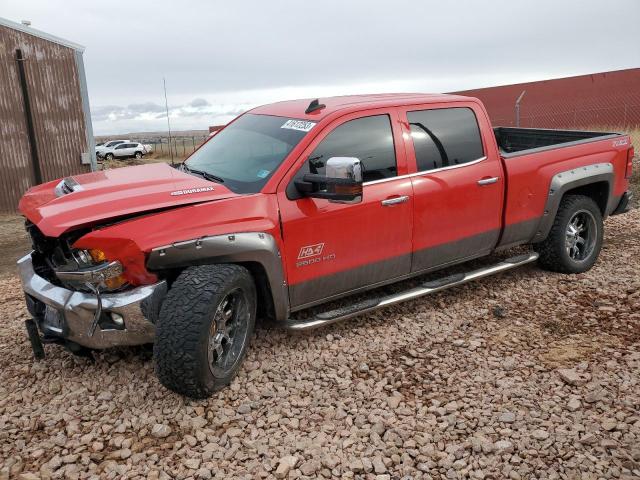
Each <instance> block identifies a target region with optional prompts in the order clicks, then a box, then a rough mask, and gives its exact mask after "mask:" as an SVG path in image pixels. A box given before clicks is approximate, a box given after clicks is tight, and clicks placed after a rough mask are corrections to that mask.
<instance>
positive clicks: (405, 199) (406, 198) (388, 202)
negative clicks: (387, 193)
mask: <svg viewBox="0 0 640 480" xmlns="http://www.w3.org/2000/svg"><path fill="white" fill-rule="evenodd" d="M408 201H409V195H402V196H401V197H393V198H387V199H386V200H382V202H380V203H382V206H383V207H391V206H393V205H398V204H399V203H405V202H408Z"/></svg>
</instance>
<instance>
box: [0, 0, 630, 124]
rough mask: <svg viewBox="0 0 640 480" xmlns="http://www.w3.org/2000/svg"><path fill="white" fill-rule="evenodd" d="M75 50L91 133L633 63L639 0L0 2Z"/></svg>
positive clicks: (6, 11)
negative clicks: (300, 101) (80, 51)
mask: <svg viewBox="0 0 640 480" xmlns="http://www.w3.org/2000/svg"><path fill="white" fill-rule="evenodd" d="M0 16H2V17H4V18H7V19H9V20H13V21H16V22H20V21H21V20H23V19H27V20H30V21H31V22H32V27H33V28H37V29H39V30H43V31H45V32H48V33H51V34H53V35H56V36H59V37H62V38H65V39H67V40H71V41H73V42H75V43H79V44H81V45H84V46H85V47H86V50H85V52H84V62H85V69H86V74H87V82H88V88H89V98H90V104H91V113H92V119H93V126H94V133H95V134H96V135H108V134H117V133H127V132H141V131H158V130H166V116H165V106H164V92H163V78H164V79H165V80H166V84H167V95H168V103H169V110H170V118H171V126H172V129H174V130H187V129H206V128H207V127H208V126H209V125H215V124H221V123H226V122H228V121H229V120H231V119H232V118H234V117H235V116H237V115H238V114H240V113H242V112H243V111H246V110H248V109H249V108H252V107H254V106H256V105H261V104H264V103H270V102H274V101H279V100H287V99H294V98H316V97H320V98H322V97H326V96H331V95H345V94H357V93H378V92H428V93H435V92H451V91H456V90H464V89H471V88H479V87H487V86H494V85H504V84H510V83H517V82H525V81H534V80H542V79H548V78H557V77H566V76H571V75H580V74H587V73H594V72H601V71H609V70H619V69H624V68H633V67H640V48H639V47H638V45H639V43H638V42H639V41H638V36H637V29H638V18H640V0H608V1H607V2H602V1H601V0H535V1H534V0H492V1H480V0H448V1H441V0H438V1H436V0H393V1H389V0H387V1H379V0H364V1H363V0H341V1H335V0H323V1H317V2H311V1H283V0H262V1H261V0H232V1H212V0H210V1H205V0H182V1H180V2H177V1H175V0H174V1H169V0H155V1H147V0H129V1H122V0H109V1H108V2H107V1H103V0H100V1H98V0H94V1H87V0H64V1H63V0H1V1H0Z"/></svg>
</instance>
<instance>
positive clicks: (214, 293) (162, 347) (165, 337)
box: [153, 264, 256, 398]
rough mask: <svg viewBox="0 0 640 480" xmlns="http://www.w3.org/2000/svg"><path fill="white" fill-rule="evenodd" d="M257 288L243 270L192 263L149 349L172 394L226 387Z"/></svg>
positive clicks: (241, 353)
mask: <svg viewBox="0 0 640 480" xmlns="http://www.w3.org/2000/svg"><path fill="white" fill-rule="evenodd" d="M255 316H256V288H255V284H254V282H253V278H252V277H251V274H250V273H249V272H248V270H247V269H245V268H244V267H241V266H239V265H231V264H219V265H202V266H197V267H190V268H187V269H186V270H184V271H183V272H182V273H181V274H180V275H179V276H178V278H177V279H176V281H175V282H174V283H173V286H172V287H171V290H169V293H168V294H167V298H166V299H165V301H164V304H163V305H162V309H161V311H160V317H159V319H158V323H157V325H156V339H155V344H154V347H153V356H154V362H155V369H156V373H157V375H158V378H159V379H160V382H161V383H162V384H163V385H164V386H165V387H167V388H169V389H171V390H173V391H174V392H177V393H180V394H182V395H186V396H188V397H192V398H206V397H208V396H210V395H211V394H212V393H214V392H216V391H218V390H220V389H222V388H223V387H225V386H227V385H228V384H229V383H230V382H231V380H233V378H234V377H235V375H236V373H237V372H238V370H239V369H240V366H241V364H242V360H243V359H244V357H245V355H246V353H247V349H248V347H249V342H250V339H251V336H252V334H253V329H254V326H255Z"/></svg>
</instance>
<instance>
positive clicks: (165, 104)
mask: <svg viewBox="0 0 640 480" xmlns="http://www.w3.org/2000/svg"><path fill="white" fill-rule="evenodd" d="M162 84H163V85H164V107H165V109H166V111H167V128H168V129H169V153H171V166H173V165H174V163H173V149H172V148H171V122H170V121H169V103H168V102H167V81H166V80H165V78H164V77H162Z"/></svg>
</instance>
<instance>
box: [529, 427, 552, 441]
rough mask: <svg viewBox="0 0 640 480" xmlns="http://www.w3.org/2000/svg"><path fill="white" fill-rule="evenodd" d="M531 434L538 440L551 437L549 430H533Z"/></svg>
mask: <svg viewBox="0 0 640 480" xmlns="http://www.w3.org/2000/svg"><path fill="white" fill-rule="evenodd" d="M531 436H532V437H533V438H535V439H536V440H546V439H547V438H549V432H547V431H546V430H540V429H538V430H534V431H533V432H531Z"/></svg>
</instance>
